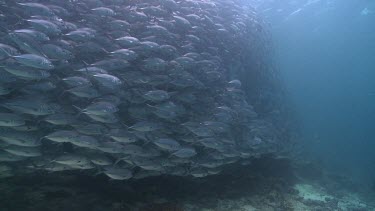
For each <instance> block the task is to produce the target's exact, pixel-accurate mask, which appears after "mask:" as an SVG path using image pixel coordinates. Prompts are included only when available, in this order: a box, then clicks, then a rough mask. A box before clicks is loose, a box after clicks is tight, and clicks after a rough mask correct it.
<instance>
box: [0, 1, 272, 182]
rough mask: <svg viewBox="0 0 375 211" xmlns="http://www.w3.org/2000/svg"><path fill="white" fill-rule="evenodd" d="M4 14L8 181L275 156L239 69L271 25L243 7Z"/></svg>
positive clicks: (62, 4) (3, 131)
mask: <svg viewBox="0 0 375 211" xmlns="http://www.w3.org/2000/svg"><path fill="white" fill-rule="evenodd" d="M0 9H1V10H0V11H1V14H0V107H1V108H0V177H8V176H14V175H19V174H27V173H32V172H36V171H48V172H59V171H87V172H88V173H90V174H92V175H98V174H104V175H106V176H108V177H109V178H111V179H114V180H128V179H138V178H145V177H149V176H157V175H162V174H167V175H176V176H193V177H205V176H208V175H211V174H218V173H220V171H221V170H222V167H223V166H226V165H228V164H232V163H236V162H238V161H241V160H246V159H248V158H251V157H254V156H258V155H261V154H263V153H269V152H273V151H274V150H275V147H274V146H275V142H277V140H276V139H277V138H278V135H277V133H278V132H277V129H275V126H274V125H273V124H272V121H268V120H267V118H264V115H262V114H260V113H259V112H257V111H256V109H254V105H253V104H252V102H249V98H248V94H247V93H246V92H245V89H244V88H243V87H244V84H245V83H249V82H246V81H244V80H247V79H246V78H241V77H240V76H241V75H243V73H241V71H248V72H251V71H252V70H250V69H249V70H248V69H245V70H244V68H235V67H233V62H232V63H231V61H235V60H236V59H238V58H239V57H244V58H246V56H245V54H246V53H248V52H251V51H252V50H253V49H251V47H252V44H253V43H254V42H255V41H257V40H256V39H255V37H256V33H257V31H261V30H262V29H261V26H260V23H258V22H257V18H256V16H255V13H254V12H253V11H252V10H249V11H246V10H244V9H243V8H241V7H239V6H238V5H237V4H236V3H235V1H231V0H215V1H213V0H212V1H211V0H152V1H149V0H134V1H129V0H69V1H60V0H48V1H47V0H44V1H37V0H32V1H24V0H18V1H4V0H1V1H0ZM254 40H255V41H254ZM254 45H255V44H254ZM259 45H260V44H259ZM249 46H250V47H249ZM256 47H257V46H255V47H254V48H255V49H256ZM253 53H255V52H253Z"/></svg>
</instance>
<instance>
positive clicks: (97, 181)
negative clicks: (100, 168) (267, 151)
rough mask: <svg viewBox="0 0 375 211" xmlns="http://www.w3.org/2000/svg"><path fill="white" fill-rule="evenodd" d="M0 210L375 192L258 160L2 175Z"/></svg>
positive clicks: (238, 203)
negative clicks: (204, 172)
mask: <svg viewBox="0 0 375 211" xmlns="http://www.w3.org/2000/svg"><path fill="white" fill-rule="evenodd" d="M0 192H1V195H0V207H1V209H0V210H1V211H19V210H22V211H41V210H43V211H66V210H69V211H200V210H202V211H274V210H277V211H289V210H291V211H292V210H295V211H310V210H311V211H323V210H324V211H326V210H337V211H371V210H375V201H374V198H375V197H374V196H375V194H374V192H375V191H374V190H370V189H368V190H367V189H365V188H363V187H361V186H359V185H356V184H355V183H353V182H352V181H351V180H350V179H349V178H345V177H342V176H339V175H334V174H330V173H328V172H325V171H324V170H322V169H321V168H319V167H317V166H316V165H314V164H312V163H299V164H296V163H293V162H291V161H289V160H288V159H275V158H271V157H263V158H258V159H254V160H253V161H252V162H251V163H250V164H246V165H244V164H238V165H237V166H231V167H230V168H227V169H225V170H223V172H222V173H221V174H219V175H212V176H208V177H204V178H185V177H172V176H158V177H150V178H145V179H139V180H129V181H121V182H119V181H113V180H108V179H107V178H106V177H104V176H100V175H99V176H97V177H92V176H89V175H85V174H84V172H79V173H77V172H70V173H66V174H65V173H64V174H61V173H57V174H55V173H39V174H33V175H27V176H17V177H8V178H3V179H1V180H0Z"/></svg>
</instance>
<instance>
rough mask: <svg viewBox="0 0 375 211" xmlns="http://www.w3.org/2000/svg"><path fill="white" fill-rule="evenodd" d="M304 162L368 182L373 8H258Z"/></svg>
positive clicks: (373, 134)
mask: <svg viewBox="0 0 375 211" xmlns="http://www.w3.org/2000/svg"><path fill="white" fill-rule="evenodd" d="M257 9H258V11H260V13H261V14H262V15H263V16H264V18H265V19H266V20H267V21H268V22H269V23H270V26H271V28H272V30H271V31H272V33H273V36H274V44H275V46H276V54H277V62H278V64H279V67H280V70H281V72H282V75H283V79H284V83H285V85H286V86H287V90H288V96H289V97H290V98H291V101H292V104H293V105H292V107H293V109H294V111H295V114H296V118H297V120H298V122H299V129H300V133H301V136H300V137H299V138H298V139H299V143H301V144H302V145H303V146H304V147H303V150H304V151H303V154H304V155H305V158H306V159H313V160H315V161H317V162H320V163H322V164H323V165H325V166H326V167H327V168H328V169H330V170H332V171H336V172H338V173H341V174H344V175H346V176H350V177H352V178H353V179H355V180H357V181H361V182H364V183H369V182H370V183H371V182H372V181H373V180H374V179H375V153H374V150H375V124H374V121H375V83H374V81H375V27H374V21H375V1H370V0H345V1H343V0H341V1H338V0H337V1H333V0H327V1H323V0H322V1H319V0H315V1H311V0H310V1H303V0H297V1H263V2H261V3H259V5H258V7H257Z"/></svg>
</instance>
